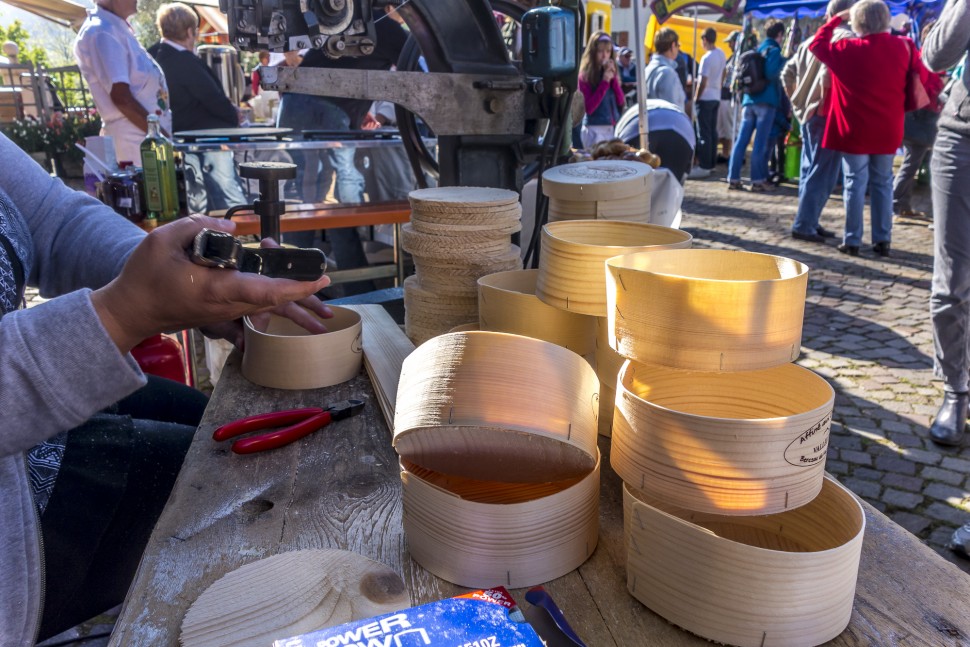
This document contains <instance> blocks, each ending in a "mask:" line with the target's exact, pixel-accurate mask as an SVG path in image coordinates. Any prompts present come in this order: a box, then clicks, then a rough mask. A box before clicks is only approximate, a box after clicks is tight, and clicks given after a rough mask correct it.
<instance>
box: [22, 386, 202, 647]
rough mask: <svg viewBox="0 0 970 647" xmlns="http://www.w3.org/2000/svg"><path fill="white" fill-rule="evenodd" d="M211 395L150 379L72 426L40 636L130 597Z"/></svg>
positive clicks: (49, 539) (49, 512) (50, 514)
mask: <svg viewBox="0 0 970 647" xmlns="http://www.w3.org/2000/svg"><path fill="white" fill-rule="evenodd" d="M207 401H208V398H207V397H206V396H205V395H204V394H202V393H201V392H199V391H196V390H195V389H192V388H189V387H187V386H185V385H183V384H179V383H177V382H172V381H170V380H166V379H163V378H159V377H154V376H149V377H148V384H147V385H146V386H145V387H143V388H141V389H139V390H138V391H136V392H135V393H133V394H131V395H130V396H128V397H127V398H125V399H124V400H122V401H120V402H118V403H117V404H116V405H114V406H113V407H110V408H109V409H107V410H105V411H103V412H101V413H99V414H97V415H95V416H93V417H92V418H91V419H90V420H88V421H87V422H85V423H84V424H83V425H81V426H80V427H78V428H76V429H72V430H71V431H70V432H68V436H67V445H66V448H65V450H64V458H63V461H62V463H61V467H60V470H59V471H58V474H57V479H56V481H55V482H54V489H53V491H52V492H51V497H50V501H49V502H48V504H47V507H46V508H45V510H44V514H43V515H42V516H41V532H42V534H43V540H44V544H43V545H44V560H45V564H44V566H45V592H44V614H43V619H42V620H41V629H40V640H44V639H46V638H49V637H50V636H53V635H56V634H58V633H60V632H62V631H65V630H66V629H69V628H71V627H73V626H75V625H77V624H79V623H81V622H84V621H85V620H88V619H90V618H92V617H94V616H96V615H98V614H99V613H103V612H104V611H107V610H108V609H111V608H112V607H115V606H117V605H118V604H120V603H121V602H122V601H123V600H124V598H125V595H126V594H127V592H128V587H129V585H130V584H131V580H132V579H133V577H134V575H135V570H136V569H137V568H138V562H139V561H140V560H141V555H142V553H143V552H144V550H145V546H146V545H147V543H148V539H149V537H150V536H151V532H152V529H153V528H154V527H155V522H156V521H157V520H158V517H159V515H161V512H162V509H163V508H164V507H165V502H166V501H167V500H168V495H169V493H170V492H171V489H172V486H173V485H174V483H175V479H176V477H177V476H178V473H179V469H180V468H181V466H182V459H183V458H184V457H185V453H186V452H187V451H188V448H189V445H190V444H191V442H192V437H193V435H194V434H195V429H196V427H197V426H198V424H199V421H200V420H201V419H202V413H203V411H204V410H205V405H206V403H207Z"/></svg>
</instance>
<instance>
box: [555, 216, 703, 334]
mask: <svg viewBox="0 0 970 647" xmlns="http://www.w3.org/2000/svg"><path fill="white" fill-rule="evenodd" d="M690 244H691V235H690V234H688V233H687V232H685V231H680V230H678V229H671V228H670V227H661V226H660V225H651V224H647V223H640V222H621V221H615V220H569V221H562V222H553V223H549V224H547V225H545V226H544V227H543V228H542V255H541V256H540V258H539V278H538V279H537V281H536V296H537V297H539V299H541V300H542V301H544V302H545V303H548V304H549V305H551V306H555V307H557V308H561V309H563V310H569V311H570V312H576V313H579V314H585V315H592V316H594V317H605V316H606V314H607V294H606V268H605V265H604V263H605V262H606V260H607V259H608V258H611V257H613V256H616V255H618V254H633V253H635V252H646V251H650V252H651V253H653V251H654V250H663V249H671V248H684V247H690Z"/></svg>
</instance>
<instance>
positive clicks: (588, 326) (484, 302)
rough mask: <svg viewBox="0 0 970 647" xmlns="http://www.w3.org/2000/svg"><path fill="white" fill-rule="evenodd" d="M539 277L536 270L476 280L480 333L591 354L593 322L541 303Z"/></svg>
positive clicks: (590, 319) (500, 274) (594, 327)
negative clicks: (529, 339)
mask: <svg viewBox="0 0 970 647" xmlns="http://www.w3.org/2000/svg"><path fill="white" fill-rule="evenodd" d="M538 277H539V270H513V271H511V272H497V273H495V274H489V275H488V276H483V277H482V278H480V279H478V322H479V324H480V325H481V329H482V330H492V331H495V332H507V333H512V334H513V335H525V336H526V337H534V338H535V339H542V340H545V341H548V342H552V343H553V344H556V345H558V346H562V347H563V348H568V349H569V350H571V351H573V352H574V353H577V354H578V355H585V354H586V353H589V352H592V350H593V346H594V342H595V335H596V319H594V318H593V317H589V316H586V315H581V314H576V313H574V312H567V311H566V310H560V309H559V308H553V307H552V306H550V305H547V304H545V303H543V302H542V301H540V300H539V299H538V297H536V280H537V279H538ZM610 350H611V351H612V349H610Z"/></svg>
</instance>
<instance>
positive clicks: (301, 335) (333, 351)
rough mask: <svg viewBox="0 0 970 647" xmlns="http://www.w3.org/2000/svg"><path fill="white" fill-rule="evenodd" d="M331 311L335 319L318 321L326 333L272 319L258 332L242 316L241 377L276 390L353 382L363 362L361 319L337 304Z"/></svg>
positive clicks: (271, 317) (249, 320)
mask: <svg viewBox="0 0 970 647" xmlns="http://www.w3.org/2000/svg"><path fill="white" fill-rule="evenodd" d="M331 310H333V314H334V316H333V318H331V319H321V322H322V323H323V324H324V325H325V326H326V327H327V330H328V332H325V333H321V334H312V333H309V332H307V331H306V329H304V328H303V327H301V326H299V325H297V324H295V323H294V322H292V321H290V320H289V319H286V318H284V317H278V316H276V315H271V316H270V318H269V320H268V323H267V324H266V327H265V329H262V330H260V329H257V327H256V324H254V322H253V320H252V319H250V318H249V317H246V318H244V319H243V326H244V328H243V334H244V339H245V344H246V350H245V352H244V353H243V361H242V374H243V375H244V376H245V377H246V379H247V380H249V381H250V382H252V383H254V384H259V385H260V386H267V387H270V388H274V389H319V388H322V387H325V386H332V385H334V384H340V383H341V382H346V381H347V380H350V379H352V378H353V377H354V376H356V375H357V373H359V372H360V366H361V362H362V361H363V354H362V352H361V323H360V315H359V314H357V313H356V312H354V311H353V310H349V309H347V308H341V307H338V306H331Z"/></svg>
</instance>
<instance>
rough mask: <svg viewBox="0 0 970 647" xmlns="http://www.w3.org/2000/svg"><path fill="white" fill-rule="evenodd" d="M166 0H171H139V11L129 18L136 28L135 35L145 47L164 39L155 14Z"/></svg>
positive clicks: (169, 0)
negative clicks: (156, 24) (159, 31)
mask: <svg viewBox="0 0 970 647" xmlns="http://www.w3.org/2000/svg"><path fill="white" fill-rule="evenodd" d="M166 2H171V0H138V13H136V14H135V15H134V16H132V17H131V18H130V19H129V20H128V22H130V23H131V26H132V27H133V28H134V30H135V37H136V38H138V42H139V43H141V44H142V46H144V47H145V49H148V48H149V47H151V46H152V45H154V44H155V43H157V42H158V41H160V40H161V39H162V35H161V34H159V33H158V27H156V26H155V15H156V14H157V13H158V8H159V7H160V6H162V5H163V4H165V3H166Z"/></svg>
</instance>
